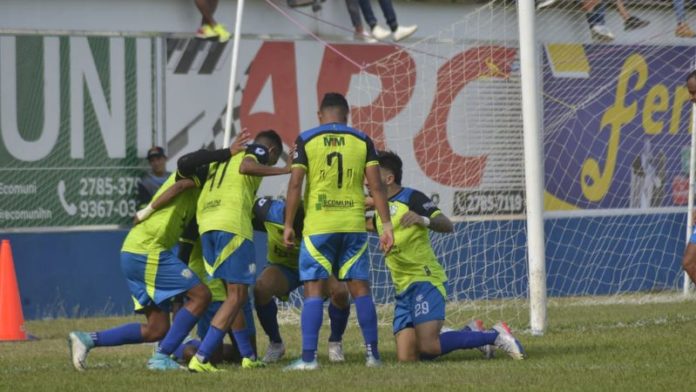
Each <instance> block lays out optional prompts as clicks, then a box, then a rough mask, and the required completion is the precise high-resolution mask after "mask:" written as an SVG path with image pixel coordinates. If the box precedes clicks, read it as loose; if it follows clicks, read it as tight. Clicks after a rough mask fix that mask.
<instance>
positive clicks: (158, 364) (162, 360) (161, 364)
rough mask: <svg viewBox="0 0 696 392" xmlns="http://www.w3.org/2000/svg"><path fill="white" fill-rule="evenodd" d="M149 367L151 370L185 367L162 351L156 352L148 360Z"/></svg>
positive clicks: (180, 368) (181, 368)
mask: <svg viewBox="0 0 696 392" xmlns="http://www.w3.org/2000/svg"><path fill="white" fill-rule="evenodd" d="M147 368H148V369H150V370H184V369H186V368H185V367H183V366H181V365H179V364H178V363H176V361H175V360H173V359H171V358H170V357H169V356H168V355H165V354H162V353H154V354H152V357H151V358H150V359H149V360H148V361H147Z"/></svg>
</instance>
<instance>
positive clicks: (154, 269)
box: [121, 250, 201, 312]
mask: <svg viewBox="0 0 696 392" xmlns="http://www.w3.org/2000/svg"><path fill="white" fill-rule="evenodd" d="M121 270H122V271H123V274H124V275H125V276H126V282H127V283H128V289H129V290H130V292H131V295H132V297H133V306H134V307H135V311H136V312H140V311H142V310H143V308H145V307H146V306H156V307H158V308H160V309H162V310H165V311H169V305H170V304H169V299H170V298H172V297H174V296H176V295H177V294H181V293H184V292H186V291H189V290H190V289H192V288H193V287H195V286H196V285H198V284H201V281H200V280H198V277H197V276H196V274H194V273H193V271H191V270H190V269H189V268H188V267H187V266H186V264H184V263H183V262H182V261H181V260H179V259H178V258H177V257H176V256H175V255H174V253H172V252H171V251H168V250H163V251H158V252H152V253H149V254H139V253H130V252H121Z"/></svg>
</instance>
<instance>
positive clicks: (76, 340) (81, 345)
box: [68, 331, 94, 371]
mask: <svg viewBox="0 0 696 392" xmlns="http://www.w3.org/2000/svg"><path fill="white" fill-rule="evenodd" d="M92 347H94V342H93V341H92V338H91V337H90V336H89V334H88V333H86V332H78V331H73V332H70V334H69V335H68V348H69V349H70V357H71V359H72V364H73V366H74V367H75V369H77V370H79V371H84V370H85V369H87V362H86V361H87V353H89V350H90V349H91V348H92Z"/></svg>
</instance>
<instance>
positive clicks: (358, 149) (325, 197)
mask: <svg viewBox="0 0 696 392" xmlns="http://www.w3.org/2000/svg"><path fill="white" fill-rule="evenodd" d="M295 143H296V145H297V154H296V157H295V159H294V160H293V164H292V167H293V168H297V167H299V168H302V169H304V170H305V172H306V174H307V182H306V184H305V196H304V209H305V221H304V235H305V236H307V235H313V234H328V233H359V232H364V231H365V218H364V209H365V207H364V202H365V195H364V192H363V181H364V178H365V168H366V167H368V166H372V165H377V164H378V162H377V151H376V150H375V147H374V145H373V143H372V140H371V139H370V138H369V137H368V136H367V135H365V134H364V133H362V132H360V131H358V130H357V129H354V128H351V127H349V126H347V125H345V124H339V123H331V124H324V125H321V126H319V127H317V128H314V129H310V130H308V131H304V132H302V133H301V134H300V135H299V136H298V137H297V141H296V142H295Z"/></svg>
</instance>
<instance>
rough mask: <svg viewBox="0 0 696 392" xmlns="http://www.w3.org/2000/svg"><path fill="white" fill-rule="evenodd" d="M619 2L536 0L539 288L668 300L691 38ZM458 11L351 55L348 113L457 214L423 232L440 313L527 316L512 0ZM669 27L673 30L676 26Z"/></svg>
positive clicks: (682, 221)
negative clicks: (543, 275) (435, 25)
mask: <svg viewBox="0 0 696 392" xmlns="http://www.w3.org/2000/svg"><path fill="white" fill-rule="evenodd" d="M617 4H619V3H618V2H617V3H607V4H604V5H602V4H600V5H595V7H601V13H603V14H602V16H601V17H600V16H597V15H594V14H593V16H589V15H586V11H584V10H583V9H582V6H578V4H577V3H575V2H565V1H558V2H553V3H552V4H545V3H544V4H542V3H541V2H540V3H538V4H537V5H538V6H539V7H540V9H539V10H538V11H537V20H536V25H537V28H538V32H537V36H538V37H537V39H538V41H537V45H538V54H539V61H538V64H539V65H540V69H538V70H536V71H537V72H538V75H540V80H541V82H540V84H541V86H540V97H539V100H538V103H539V113H540V119H542V124H543V129H542V135H543V151H544V157H543V161H544V173H543V174H544V182H545V192H544V209H545V213H544V218H545V238H546V247H545V250H546V268H547V279H546V280H547V285H548V295H549V296H550V297H551V298H553V297H575V296H591V298H594V299H598V297H599V296H608V298H609V299H611V298H613V299H616V298H617V296H619V295H628V294H630V296H629V298H631V300H639V301H641V300H649V299H653V298H654V296H652V295H648V293H649V292H661V293H662V292H666V294H665V295H666V296H667V297H669V298H674V297H672V296H673V295H676V293H677V290H678V289H679V285H680V284H681V276H682V275H681V269H680V261H681V255H682V254H683V250H684V242H685V241H684V237H685V231H686V226H685V225H686V210H687V208H686V203H687V196H688V176H689V165H688V162H689V157H690V155H689V151H690V136H689V121H688V116H689V114H690V107H689V105H688V93H687V91H686V88H685V83H684V79H685V76H686V75H687V73H688V72H689V71H690V69H692V68H693V59H694V58H695V57H696V49H695V48H693V47H686V46H683V45H685V44H687V43H689V41H684V38H680V37H677V36H676V35H675V29H677V26H676V23H675V22H674V15H673V13H672V12H673V10H672V9H671V8H670V7H671V6H668V5H667V4H665V3H661V2H630V3H629V2H627V4H625V6H627V7H629V8H628V9H629V12H630V16H629V18H628V19H626V22H624V21H623V20H622V19H621V18H620V14H619V9H617V8H615V7H616V6H617ZM670 4H671V3H670ZM605 5H606V6H607V7H606V9H604V6H605ZM464 9H465V10H467V13H465V16H464V17H463V19H462V20H460V21H458V22H456V23H454V24H452V25H450V26H447V27H446V28H443V29H442V30H441V31H440V32H439V33H438V34H436V35H433V36H431V37H428V38H426V39H424V40H422V41H419V42H417V43H415V44H407V45H406V46H403V47H401V46H395V47H394V51H393V53H391V54H389V55H387V56H385V57H383V58H381V59H379V60H378V61H375V62H373V63H370V64H368V65H366V66H364V67H363V69H362V72H361V74H360V77H359V78H357V81H354V84H353V85H351V87H355V88H352V89H351V91H350V94H349V102H351V104H352V105H353V108H352V118H351V120H352V123H353V125H354V126H356V127H357V128H360V129H363V130H365V131H366V132H367V133H369V134H370V135H371V136H372V137H373V138H374V140H375V141H376V143H377V145H378V147H379V148H385V149H389V150H393V151H395V152H397V153H398V154H399V155H401V157H402V159H403V161H404V180H403V184H404V185H405V186H409V187H413V188H416V189H419V190H421V191H423V192H424V193H426V194H427V195H429V196H431V197H432V198H433V200H434V201H436V202H437V203H438V204H439V207H440V208H441V209H442V210H443V212H444V213H446V214H447V215H448V216H450V217H451V218H452V219H453V220H454V221H455V222H456V224H455V226H456V228H455V233H453V234H434V235H433V236H432V242H433V246H434V248H435V251H436V254H437V255H438V257H439V259H440V261H441V262H442V264H443V265H444V267H445V269H446V271H447V275H448V277H449V282H448V293H449V305H448V322H452V323H456V324H458V325H461V324H462V322H465V321H466V320H467V319H469V318H473V317H479V318H483V319H484V320H485V321H487V322H493V321H495V320H498V319H506V320H509V321H510V322H511V323H514V324H515V325H516V326H517V328H527V327H528V326H529V314H528V313H529V306H528V301H527V298H528V294H529V288H528V276H527V247H526V240H527V233H526V222H525V218H526V215H525V213H526V211H525V191H524V189H525V187H524V183H525V181H524V180H525V179H524V165H525V162H524V156H523V142H522V134H523V130H522V107H521V87H520V67H519V49H518V34H519V33H518V30H517V29H518V23H517V10H516V4H515V3H505V2H500V1H493V2H490V3H488V4H485V5H483V6H478V8H474V7H473V6H471V5H468V6H466V7H465V8H464ZM593 10H594V9H593ZM594 11H595V13H598V12H600V9H599V8H598V9H597V10H594ZM631 16H633V18H632V19H631V18H630V17H631ZM642 21H649V24H646V23H645V22H642ZM597 26H599V27H597ZM679 26H680V27H679V29H677V30H676V34H677V35H684V34H686V29H685V28H684V27H683V26H685V24H680V25H679ZM612 31H613V32H612ZM371 249H372V250H373V252H372V254H371V256H372V262H373V269H374V272H373V279H372V282H373V286H374V288H373V293H374V295H375V298H376V301H377V302H379V303H383V304H386V303H391V302H393V298H394V294H395V293H394V289H393V286H392V284H391V281H390V279H389V274H388V271H387V270H386V268H385V266H384V263H383V258H382V256H381V254H380V253H379V252H378V251H377V248H376V246H374V247H372V248H371ZM660 297H661V298H662V299H664V298H663V297H664V295H661V296H660ZM621 298H626V297H621ZM551 302H553V300H552V301H551ZM385 317H386V318H385V321H389V320H390V318H389V317H391V314H390V313H389V312H386V316H385ZM550 317H553V316H550ZM551 324H552V323H551Z"/></svg>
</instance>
